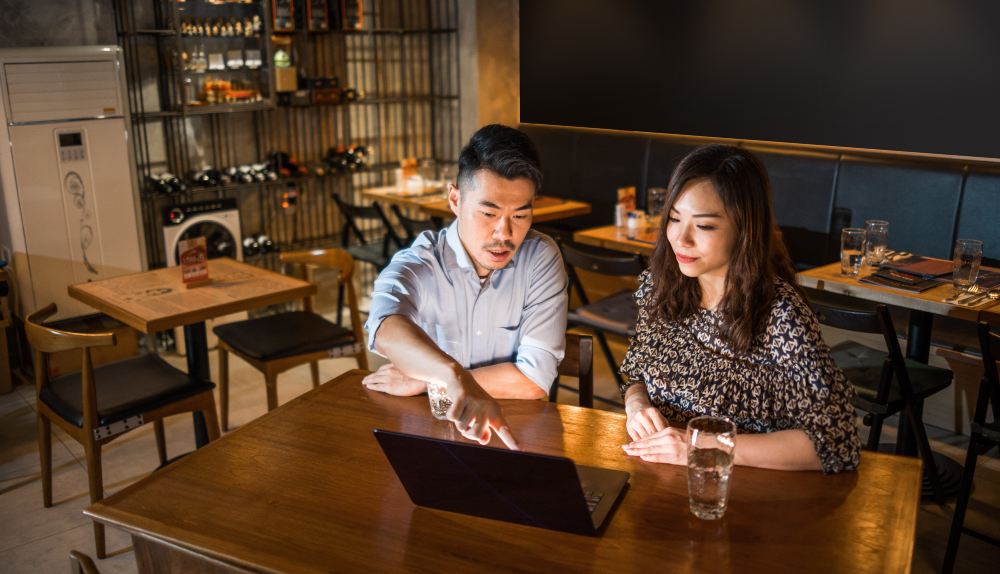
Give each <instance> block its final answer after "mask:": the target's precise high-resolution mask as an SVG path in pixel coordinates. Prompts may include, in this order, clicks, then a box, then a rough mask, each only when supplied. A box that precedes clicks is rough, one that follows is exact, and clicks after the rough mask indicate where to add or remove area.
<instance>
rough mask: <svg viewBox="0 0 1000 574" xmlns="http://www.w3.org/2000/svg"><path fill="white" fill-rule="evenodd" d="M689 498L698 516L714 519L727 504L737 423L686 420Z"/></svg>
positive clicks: (721, 420) (724, 419) (722, 419)
mask: <svg viewBox="0 0 1000 574" xmlns="http://www.w3.org/2000/svg"><path fill="white" fill-rule="evenodd" d="M685 444H686V445H687V449H688V500H689V502H690V504H691V512H692V513H693V514H694V515H695V516H697V517H698V518H702V519H705V520H717V519H719V518H722V515H723V514H725V513H726V507H727V506H728V505H729V477H730V475H731V474H732V473H733V451H734V450H735V448H736V424H735V423H733V421H731V420H729V419H728V418H721V417H711V416H703V417H696V418H693V419H691V420H690V421H688V424H687V435H686V438H685Z"/></svg>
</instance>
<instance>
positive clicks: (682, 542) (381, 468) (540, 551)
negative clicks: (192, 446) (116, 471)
mask: <svg viewBox="0 0 1000 574" xmlns="http://www.w3.org/2000/svg"><path fill="white" fill-rule="evenodd" d="M364 375H365V372H364V371H351V372H349V373H347V374H345V375H343V376H341V377H338V378H337V379H335V380H333V381H331V382H328V383H326V384H324V385H322V386H320V387H319V388H317V389H314V390H312V391H310V392H308V393H306V394H305V395H302V396H300V397H299V398H297V399H294V400H292V401H290V402H288V403H286V404H284V405H282V406H281V407H280V408H278V409H276V410H274V411H272V412H270V413H268V414H267V415H265V416H263V417H261V418H258V419H256V420H254V421H253V422H251V423H249V424H247V425H244V426H243V427H240V428H239V429H237V430H235V431H233V432H232V433H230V434H228V435H226V436H224V437H222V439H220V440H218V441H215V442H213V443H212V444H210V445H208V446H207V447H205V448H203V449H201V450H198V451H197V452H195V453H193V454H191V455H189V456H187V457H185V458H183V459H181V460H179V461H177V462H176V463H174V464H173V465H171V466H169V467H167V468H164V469H163V470H161V471H158V472H156V473H154V474H153V475H151V476H149V477H147V478H145V479H143V480H141V481H139V482H137V483H135V484H133V485H131V486H129V487H127V488H125V489H124V490H122V491H120V492H118V493H116V494H114V495H112V496H110V497H108V498H106V499H104V500H102V501H101V502H98V503H97V504H95V505H94V506H92V507H90V508H89V509H87V510H86V511H85V513H86V514H87V515H88V516H91V517H92V518H93V519H95V520H97V521H99V522H102V523H104V524H107V525H110V526H114V527H116V528H121V529H124V530H125V531H127V532H128V533H130V534H131V535H132V542H133V544H134V547H135V555H136V561H137V562H138V564H139V571H140V572H143V573H146V572H166V571H167V568H168V566H170V567H173V568H175V570H170V571H184V572H288V573H291V572H294V573H312V572H331V571H336V572H360V571H364V572H370V571H386V572H475V573H476V574H479V573H482V572H496V571H515V570H516V571H519V572H575V571H583V572H692V571H694V572H805V571H808V572H878V573H885V572H909V571H910V563H911V559H912V555H913V544H914V537H915V530H916V516H917V510H918V501H919V498H920V461H919V460H915V459H911V458H906V457H897V456H892V455H884V454H878V453H871V452H864V453H862V455H861V456H862V458H861V466H860V467H859V469H858V470H857V471H856V472H848V473H843V474H839V475H830V476H824V475H823V474H821V473H818V472H779V471H769V470H760V469H752V468H745V467H737V468H736V470H735V471H734V474H733V479H732V480H733V482H732V491H731V497H730V505H729V509H728V511H727V512H726V516H725V517H724V518H723V519H722V520H720V521H703V520H699V519H697V518H695V517H694V516H693V515H692V514H691V512H690V510H689V508H688V494H687V477H686V469H685V468H684V467H678V466H670V465H659V464H653V463H645V462H642V461H641V460H639V459H636V458H628V457H626V456H624V455H623V454H622V451H621V448H620V447H619V445H621V444H622V443H624V442H627V440H628V439H627V434H626V432H625V417H624V416H623V415H618V414H614V413H608V412H602V411H596V410H592V409H583V408H579V407H572V406H568V405H558V404H553V403H549V402H544V401H514V400H508V401H500V402H501V404H502V406H503V409H504V413H505V414H506V417H507V420H508V422H509V423H510V425H511V427H512V429H513V430H514V432H515V433H516V434H517V437H518V440H519V441H520V442H521V445H522V447H523V448H525V449H526V450H528V451H530V452H537V453H544V454H551V455H561V456H567V457H569V458H571V459H573V460H575V461H577V462H578V463H580V464H587V465H594V466H601V467H605V468H613V469H620V470H625V471H628V472H630V473H631V475H632V476H631V479H630V481H629V482H630V487H629V488H628V489H626V491H625V493H624V494H623V496H622V499H621V501H620V502H619V503H618V505H617V507H616V508H615V509H613V510H612V513H611V514H610V515H609V517H608V519H607V522H606V523H605V524H606V526H605V527H603V528H602V530H601V531H600V533H599V536H596V537H588V536H579V535H573V534H566V533H561V532H552V531H547V530H540V529H535V528H531V527H528V526H521V525H515V524H509V523H505V522H495V521H491V520H486V519H481V518H473V517H468V516H462V515H457V514H451V513H447V512H443V511H438V510H428V509H426V508H418V507H415V506H414V505H413V504H412V503H411V502H410V500H409V498H408V497H407V495H406V493H405V491H404V490H403V487H402V485H401V484H400V482H399V480H398V479H397V478H396V476H395V474H394V473H393V471H392V469H391V467H390V466H389V463H388V461H387V460H386V458H385V455H384V454H383V453H382V451H381V450H380V449H379V447H378V444H377V443H376V441H375V438H374V436H373V435H372V430H373V429H376V428H380V429H387V430H393V431H401V432H407V433H411V434H418V435H426V436H433V437H439V438H448V439H452V440H461V441H464V439H461V438H460V437H459V435H458V434H457V432H456V431H455V430H454V427H453V426H452V424H451V423H448V422H440V421H437V420H435V419H433V418H432V417H431V416H430V412H429V408H428V404H427V397H426V396H416V397H393V396H389V395H385V394H381V393H376V392H372V391H369V390H367V389H365V388H364V387H362V386H361V384H360V380H361V378H362V377H363V376H364ZM498 444H499V442H498V440H497V439H494V441H493V443H492V445H493V446H497V445H498ZM442 487H445V485H442ZM185 566H186V567H188V568H190V569H188V570H184V569H183V567H185Z"/></svg>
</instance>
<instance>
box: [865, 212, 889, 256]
mask: <svg viewBox="0 0 1000 574" xmlns="http://www.w3.org/2000/svg"><path fill="white" fill-rule="evenodd" d="M888 242H889V222H888V221H880V220H878V219H869V220H868V221H866V222H865V262H866V263H867V264H868V265H881V264H882V260H883V259H884V258H885V246H886V244H887V243H888Z"/></svg>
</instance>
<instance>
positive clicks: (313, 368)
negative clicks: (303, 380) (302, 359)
mask: <svg viewBox="0 0 1000 574" xmlns="http://www.w3.org/2000/svg"><path fill="white" fill-rule="evenodd" d="M309 371H310V373H311V374H312V380H313V388H314V389H315V388H316V387H318V386H319V361H313V362H311V363H309Z"/></svg>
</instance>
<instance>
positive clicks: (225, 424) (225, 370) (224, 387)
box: [219, 345, 229, 432]
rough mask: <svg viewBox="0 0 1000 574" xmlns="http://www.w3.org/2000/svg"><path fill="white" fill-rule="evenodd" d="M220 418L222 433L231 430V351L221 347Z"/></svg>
mask: <svg viewBox="0 0 1000 574" xmlns="http://www.w3.org/2000/svg"><path fill="white" fill-rule="evenodd" d="M219 418H220V419H222V431H223V432H226V431H228V430H229V351H227V350H226V349H224V348H223V346H222V345H219Z"/></svg>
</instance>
